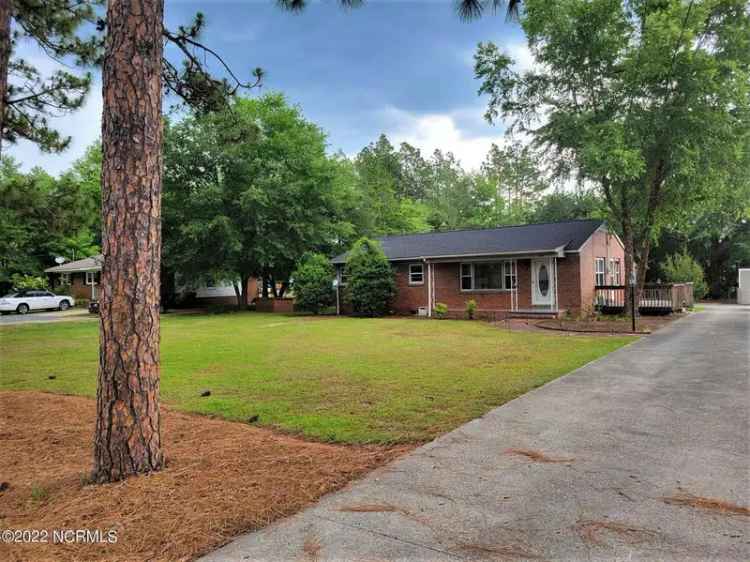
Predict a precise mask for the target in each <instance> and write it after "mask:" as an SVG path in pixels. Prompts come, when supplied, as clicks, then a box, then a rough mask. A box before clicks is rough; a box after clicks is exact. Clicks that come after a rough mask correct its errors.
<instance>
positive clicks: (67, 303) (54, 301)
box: [0, 289, 76, 314]
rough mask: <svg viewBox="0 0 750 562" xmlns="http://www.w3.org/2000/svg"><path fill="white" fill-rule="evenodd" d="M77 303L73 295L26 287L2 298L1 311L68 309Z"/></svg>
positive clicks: (24, 312)
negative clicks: (62, 294)
mask: <svg viewBox="0 0 750 562" xmlns="http://www.w3.org/2000/svg"><path fill="white" fill-rule="evenodd" d="M75 303H76V301H75V300H73V297H69V296H67V295H64V296H60V295H56V294H54V293H50V292H49V291H42V290H40V289H24V290H22V291H16V292H14V293H10V294H7V295H5V296H4V297H3V298H0V312H2V313H3V314H7V313H9V312H17V313H18V314H26V313H27V312H29V311H30V310H68V309H69V308H70V307H71V306H73V305H74V304H75Z"/></svg>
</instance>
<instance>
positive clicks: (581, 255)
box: [332, 220, 624, 318]
mask: <svg viewBox="0 0 750 562" xmlns="http://www.w3.org/2000/svg"><path fill="white" fill-rule="evenodd" d="M378 240H379V242H380V243H381V245H382V247H383V251H384V252H385V255H386V257H387V258H388V259H389V261H390V262H391V264H392V265H393V268H394V270H395V272H396V284H397V287H398V294H397V296H396V298H395V300H394V302H393V304H392V306H393V309H394V310H395V312H397V313H399V314H409V313H411V314H426V315H428V316H431V315H432V314H433V310H434V308H435V304H437V303H444V304H446V305H447V306H448V310H449V313H450V314H451V315H452V316H457V315H463V314H464V310H465V308H466V302H467V301H469V300H471V299H473V300H475V301H476V303H477V310H478V312H479V314H482V315H489V316H494V317H496V318H502V317H503V316H509V315H515V316H522V315H529V316H535V315H543V316H557V315H558V314H560V313H561V312H563V311H570V312H572V313H578V312H581V311H589V310H591V309H592V307H593V305H594V293H595V291H594V287H595V286H603V285H621V284H623V283H624V279H623V276H624V249H623V245H622V242H621V241H620V239H619V238H618V237H617V236H616V235H615V234H612V233H611V232H609V230H608V228H607V226H606V224H605V223H604V222H602V221H600V220H581V221H566V222H555V223H545V224H528V225H520V226H507V227H500V228H491V229H482V230H456V231H448V232H429V233H424V234H408V235H403V236H387V237H383V238H379V239H378ZM346 256H347V255H346V254H342V255H340V256H337V257H335V258H334V259H333V260H332V262H333V264H334V265H335V266H336V268H337V272H338V273H337V275H338V284H337V285H338V286H340V287H342V288H343V290H344V291H345V290H346V289H345V287H346V278H345V277H344V276H343V271H344V265H345V263H346Z"/></svg>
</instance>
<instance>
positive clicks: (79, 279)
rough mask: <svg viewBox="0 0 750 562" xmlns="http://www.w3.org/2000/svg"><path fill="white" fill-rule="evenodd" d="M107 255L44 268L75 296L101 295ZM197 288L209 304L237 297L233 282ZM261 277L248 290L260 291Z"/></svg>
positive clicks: (198, 295)
mask: <svg viewBox="0 0 750 562" xmlns="http://www.w3.org/2000/svg"><path fill="white" fill-rule="evenodd" d="M103 261H104V258H103V257H102V255H101V254H97V255H95V256H91V257H89V258H84V259H82V260H76V261H71V262H67V263H64V264H62V265H57V266H55V267H50V268H48V269H45V270H44V271H45V273H47V274H48V275H49V276H50V277H51V279H52V284H53V287H59V286H60V285H70V293H71V296H72V297H73V298H75V299H90V300H96V299H97V298H98V296H99V279H100V275H101V271H102V263H103ZM183 289H185V290H187V288H183ZM191 290H192V291H194V292H195V298H196V304H197V305H198V306H207V305H231V306H233V305H235V304H236V303H237V297H236V296H235V293H234V287H233V286H232V284H231V283H226V282H216V283H206V284H204V285H201V286H199V287H194V288H191ZM257 293H258V280H257V279H249V280H248V283H247V294H248V295H257Z"/></svg>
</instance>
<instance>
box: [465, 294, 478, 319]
mask: <svg viewBox="0 0 750 562" xmlns="http://www.w3.org/2000/svg"><path fill="white" fill-rule="evenodd" d="M476 313H477V301H475V300H474V299H469V300H468V301H466V317H467V318H468V319H469V320H474V315H475V314H476Z"/></svg>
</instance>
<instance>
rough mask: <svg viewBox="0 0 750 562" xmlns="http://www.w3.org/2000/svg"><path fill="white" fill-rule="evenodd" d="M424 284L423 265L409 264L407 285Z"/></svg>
mask: <svg viewBox="0 0 750 562" xmlns="http://www.w3.org/2000/svg"><path fill="white" fill-rule="evenodd" d="M423 283H424V265H423V264H421V263H412V264H409V285H422V284H423Z"/></svg>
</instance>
